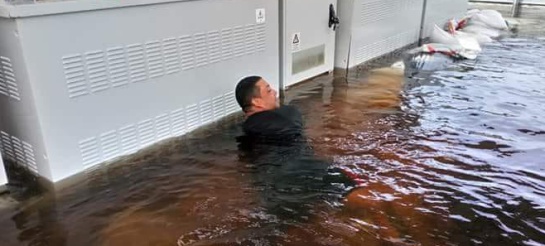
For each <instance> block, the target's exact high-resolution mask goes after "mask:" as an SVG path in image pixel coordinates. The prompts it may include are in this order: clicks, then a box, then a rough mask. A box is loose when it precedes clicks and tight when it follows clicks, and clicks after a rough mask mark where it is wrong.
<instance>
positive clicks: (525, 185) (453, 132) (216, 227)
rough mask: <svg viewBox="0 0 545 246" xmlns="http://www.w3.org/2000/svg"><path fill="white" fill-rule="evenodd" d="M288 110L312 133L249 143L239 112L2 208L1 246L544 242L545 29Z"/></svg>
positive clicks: (315, 94)
mask: <svg viewBox="0 0 545 246" xmlns="http://www.w3.org/2000/svg"><path fill="white" fill-rule="evenodd" d="M534 36H535V35H534ZM389 62H391V61H385V62H384V65H388V64H389ZM286 103H289V104H291V105H295V106H296V107H298V108H299V109H300V110H301V112H302V113H303V116H304V118H305V121H306V135H307V138H306V139H303V140H298V141H295V142H292V143H290V144H284V145H278V144H267V145H259V146H252V148H250V149H249V148H247V146H246V147H245V146H244V145H243V144H239V143H238V142H237V141H236V140H235V139H236V137H237V136H239V135H240V134H241V133H240V129H239V123H240V121H241V119H233V120H229V121H227V122H226V123H222V124H220V125H216V126H213V127H212V130H211V131H209V132H206V133H202V134H199V135H196V136H193V137H186V138H182V139H176V140H173V141H171V142H168V143H164V144H162V145H160V146H156V147H154V148H153V149H150V150H146V151H144V152H143V153H139V154H137V155H135V156H132V157H130V158H129V159H128V160H124V161H121V162H119V163H114V164H111V165H108V166H106V167H102V168H100V169H98V170H96V171H94V172H91V173H87V174H85V175H82V176H81V177H77V178H74V179H73V180H70V181H69V182H67V183H66V184H64V186H65V187H63V188H60V189H57V191H56V192H46V193H44V194H38V195H34V196H31V197H29V198H27V199H25V200H23V201H21V202H18V203H15V204H12V205H10V206H7V207H5V208H0V242H1V243H0V244H1V245H301V244H302V243H306V244H308V245H417V244H421V245H478V244H483V245H515V244H526V245H542V244H544V243H545V174H544V168H545V38H539V37H531V36H530V37H508V38H504V39H502V40H501V41H499V42H497V43H494V44H490V45H488V46H486V47H484V52H483V53H482V55H481V56H480V57H479V58H478V59H477V60H476V61H470V62H459V63H455V64H453V65H452V66H450V67H448V68H445V69H442V70H440V71H435V72H421V73H418V74H414V75H411V76H410V77H408V78H403V77H402V76H400V75H399V74H397V73H396V72H395V71H393V70H391V69H381V70H373V71H372V72H371V71H370V70H363V71H354V72H352V73H351V74H350V76H348V78H342V77H337V78H333V77H330V76H322V77H319V78H316V79H314V80H313V81H311V82H309V83H306V84H303V85H301V86H298V87H296V88H293V89H292V90H290V91H289V92H288V94H287V97H286ZM341 170H342V171H341ZM347 176H349V177H350V178H347Z"/></svg>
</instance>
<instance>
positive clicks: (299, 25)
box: [282, 0, 337, 87]
mask: <svg viewBox="0 0 545 246" xmlns="http://www.w3.org/2000/svg"><path fill="white" fill-rule="evenodd" d="M336 6H337V0H284V8H283V11H284V27H283V30H284V41H283V48H284V49H283V52H284V54H283V62H282V66H283V68H284V69H283V78H284V87H286V86H291V85H293V84H295V83H298V82H301V81H303V80H306V79H309V78H311V77H314V76H317V75H319V74H322V73H324V72H328V71H331V70H333V64H334V58H335V54H334V52H335V29H336V25H330V15H331V14H330V13H331V8H333V12H336ZM331 16H334V17H336V13H335V14H334V15H331Z"/></svg>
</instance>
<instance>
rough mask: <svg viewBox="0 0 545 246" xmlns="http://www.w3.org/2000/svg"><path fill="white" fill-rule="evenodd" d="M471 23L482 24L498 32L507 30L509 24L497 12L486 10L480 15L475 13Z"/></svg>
mask: <svg viewBox="0 0 545 246" xmlns="http://www.w3.org/2000/svg"><path fill="white" fill-rule="evenodd" d="M471 22H482V23H484V24H486V25H487V26H489V27H492V28H495V29H498V30H507V29H508V27H507V23H506V22H505V19H504V18H503V16H502V15H501V14H500V12H498V11H496V10H490V9H485V10H481V11H480V12H478V13H475V14H473V15H472V16H471V20H470V23H471Z"/></svg>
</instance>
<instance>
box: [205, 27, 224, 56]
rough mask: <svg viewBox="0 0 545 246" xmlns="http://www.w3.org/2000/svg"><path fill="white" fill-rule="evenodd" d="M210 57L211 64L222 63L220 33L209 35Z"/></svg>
mask: <svg viewBox="0 0 545 246" xmlns="http://www.w3.org/2000/svg"><path fill="white" fill-rule="evenodd" d="M208 55H209V61H210V63H216V62H219V61H221V34H220V32H219V31H212V32H209V33H208Z"/></svg>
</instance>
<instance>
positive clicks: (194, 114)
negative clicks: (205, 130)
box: [185, 104, 200, 131]
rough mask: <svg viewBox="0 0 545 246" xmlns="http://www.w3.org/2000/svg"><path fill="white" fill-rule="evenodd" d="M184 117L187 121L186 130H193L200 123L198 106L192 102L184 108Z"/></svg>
mask: <svg viewBox="0 0 545 246" xmlns="http://www.w3.org/2000/svg"><path fill="white" fill-rule="evenodd" d="M185 119H186V122H187V130H188V131H193V130H195V129H196V128H197V127H199V125H200V115H199V106H198V105H197V104H193V105H190V106H187V107H186V109H185Z"/></svg>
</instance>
